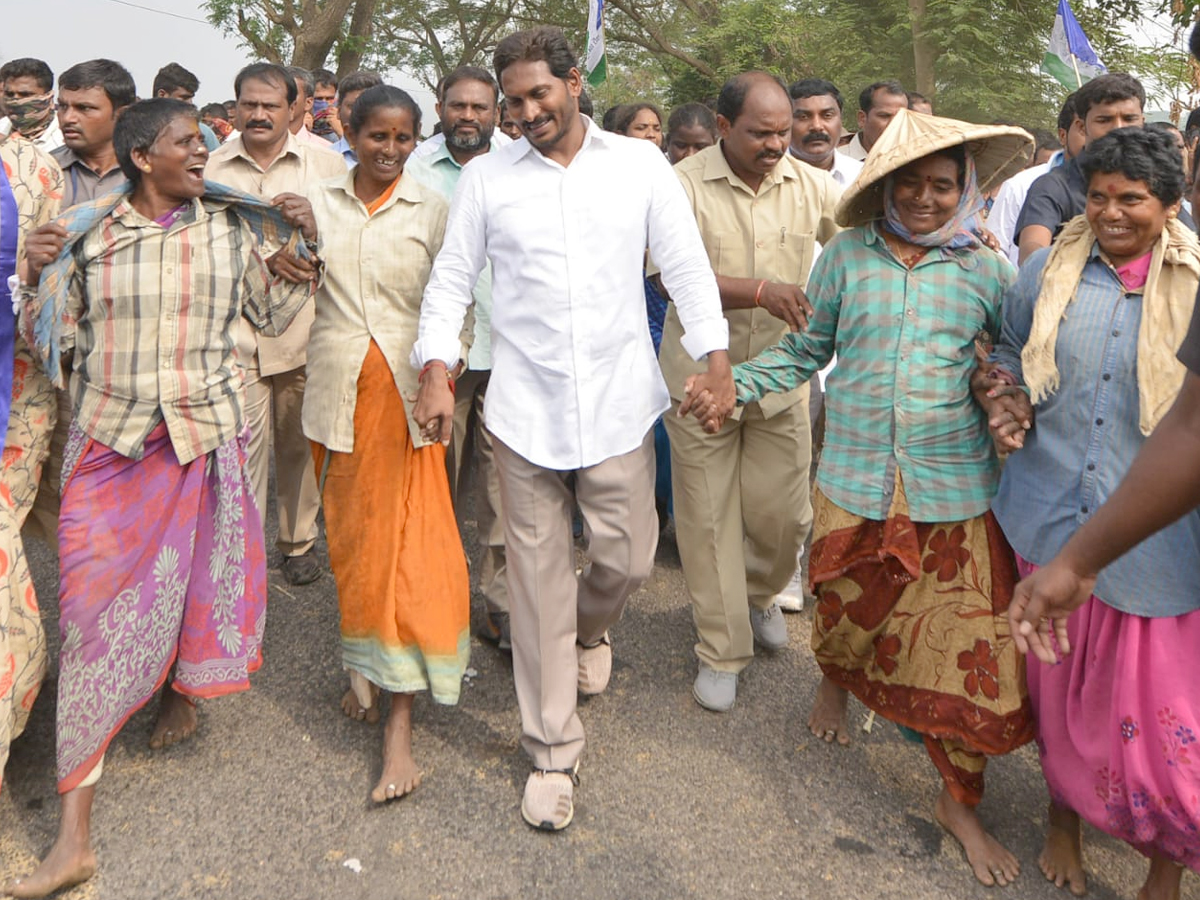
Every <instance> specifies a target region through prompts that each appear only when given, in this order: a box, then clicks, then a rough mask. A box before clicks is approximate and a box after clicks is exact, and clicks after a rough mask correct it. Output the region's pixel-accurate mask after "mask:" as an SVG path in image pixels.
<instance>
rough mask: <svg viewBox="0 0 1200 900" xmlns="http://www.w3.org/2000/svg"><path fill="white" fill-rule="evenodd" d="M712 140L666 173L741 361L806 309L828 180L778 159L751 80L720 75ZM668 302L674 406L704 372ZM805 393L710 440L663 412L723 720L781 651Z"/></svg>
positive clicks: (782, 117)
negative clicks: (758, 657)
mask: <svg viewBox="0 0 1200 900" xmlns="http://www.w3.org/2000/svg"><path fill="white" fill-rule="evenodd" d="M717 128H718V130H719V132H720V135H721V140H720V141H719V142H718V143H717V144H716V145H715V146H713V147H709V148H708V149H706V150H701V151H700V152H699V153H697V154H695V155H693V156H690V157H688V158H687V159H685V160H683V161H681V162H679V163H678V164H677V165H676V166H675V172H676V174H678V176H679V179H680V181H682V182H683V187H684V191H685V193H686V194H687V196H688V199H689V200H690V201H691V204H692V211H693V213H694V214H695V216H696V222H697V224H698V225H699V226H700V235H701V237H702V238H703V240H704V248H705V250H706V251H707V253H708V259H709V262H710V263H711V264H712V267H713V271H714V272H715V273H716V276H717V287H718V289H719V291H720V295H721V305H722V307H723V308H724V312H725V318H726V319H727V320H728V322H729V356H730V360H731V361H732V362H734V363H739V362H743V361H745V360H749V359H752V358H753V357H754V356H755V355H756V354H758V353H760V352H762V351H763V350H765V349H766V348H767V347H770V346H772V345H773V344H775V343H776V342H778V341H779V340H780V339H781V338H783V336H784V335H785V334H787V332H788V331H801V330H803V329H804V327H805V326H806V325H807V322H808V316H809V315H811V313H812V307H811V306H810V305H809V302H808V298H807V297H806V296H805V294H804V285H805V283H806V282H807V281H808V272H809V269H810V268H811V267H812V261H813V256H814V251H815V242H817V241H819V242H821V243H822V244H824V243H826V242H828V241H829V240H830V239H831V238H832V237H833V236H834V235H835V234H836V233H837V231H838V228H837V226H836V225H835V224H834V220H833V215H834V205H835V204H836V202H837V199H838V196H839V194H840V193H841V192H840V190H839V189H838V186H837V184H836V183H835V182H834V181H833V179H832V178H830V177H828V176H827V175H826V174H824V173H822V172H818V171H816V170H815V169H814V168H813V167H811V166H807V165H803V164H801V163H800V162H798V161H797V160H795V159H794V158H792V157H791V156H790V155H789V154H788V146H789V143H790V141H791V140H792V101H791V97H790V96H789V95H788V89H787V88H786V87H784V85H783V82H781V81H779V80H778V79H777V78H775V77H774V76H771V75H768V74H766V73H764V72H747V73H745V74H743V75H739V76H737V77H736V78H733V79H730V80H729V81H728V82H726V83H725V86H724V87H723V88H722V89H721V94H720V96H719V97H718V99H717ZM682 336H683V329H682V327H681V324H680V319H679V314H678V312H677V310H676V308H675V305H674V304H673V303H672V304H671V306H670V307H669V308H668V311H667V319H666V322H665V324H664V325H663V342H662V349H661V350H660V351H659V364H660V365H661V366H662V373H663V378H664V380H665V381H666V383H667V388H668V389H669V390H670V392H671V397H672V398H673V399H675V400H683V399H684V398H685V388H686V382H687V379H688V377H689V376H691V375H695V374H698V373H700V372H702V371H703V366H702V365H701V364H697V363H696V362H695V361H693V360H692V358H691V357H690V356H689V355H688V354H687V353H686V352H685V351H684V347H683V343H682ZM808 396H809V388H808V385H807V384H805V385H801V386H800V387H798V388H796V389H795V390H792V391H789V392H787V393H785V394H770V395H768V396H766V397H764V398H763V399H762V400H761V401H760V402H758V403H752V404H750V405H749V406H747V407H746V408H745V409H744V410H738V411H737V412H736V413H735V414H734V415H733V416H730V417H729V418H728V419H727V420H726V421H725V422H724V423H723V424H722V425H721V426H720V428H719V429H718V430H717V431H716V433H710V432H709V431H708V430H707V429H704V428H702V427H701V425H700V423H699V422H698V421H697V420H695V419H693V418H681V417H680V416H665V417H664V419H663V421H664V422H665V423H666V426H667V433H668V434H669V435H670V438H671V487H672V493H673V495H674V500H675V535H676V542H677V543H678V545H679V556H680V560H681V561H682V563H683V575H684V579H685V580H686V582H687V588H688V594H689V595H690V596H691V600H692V618H693V620H694V622H695V626H696V636H697V641H696V646H695V652H696V656H697V657H698V658H699V673H698V674H697V677H696V681H695V683H694V685H693V688H692V695H693V696H694V698H695V700H696V702H697V703H699V704H700V705H701V706H702V707H704V708H705V709H709V710H712V711H714V712H725V711H726V710H728V709H729V708H730V707H732V706H733V703H734V700H735V699H736V697H737V682H738V673H739V672H740V671H741V670H742V669H744V668H745V667H746V666H747V665H749V664H750V662H751V660H753V659H754V644H755V642H756V641H757V642H758V643H759V644H761V645H762V646H763V647H764V648H765V649H766V650H769V651H777V650H781V649H783V648H784V647H786V646H787V643H788V634H787V626H786V625H785V624H784V622H783V617H782V614H781V613H780V608H779V604H778V601H777V600H776V599H775V595H776V594H778V593H779V592H780V591H782V590H783V589H784V587H786V586H787V584H788V582H789V580H790V579H791V578H792V575H793V574H794V573H795V571H796V567H797V556H798V554H799V551H800V547H801V545H802V544H803V542H804V539H805V536H806V535H807V534H808V532H809V529H810V528H811V525H812V505H811V502H810V500H809V484H808V468H809V463H810V460H811V451H812V443H811V433H810V430H809V429H810V426H809V418H808Z"/></svg>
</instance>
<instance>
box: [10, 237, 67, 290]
mask: <svg viewBox="0 0 1200 900" xmlns="http://www.w3.org/2000/svg"><path fill="white" fill-rule="evenodd" d="M66 242H67V229H65V228H63V227H62V226H61V225H60V224H58V222H47V223H46V224H45V225H43V226H41V227H40V228H35V229H34V230H33V231H31V232H29V234H28V235H27V236H26V238H25V265H24V266H23V268H22V271H21V273H20V274H21V283H22V284H28V285H36V284H37V283H38V279H40V278H41V277H42V269H44V268H46V266H48V265H50V263H52V262H54V260H56V259H58V255H59V254H60V253H62V249H63V247H64V246H65V245H66Z"/></svg>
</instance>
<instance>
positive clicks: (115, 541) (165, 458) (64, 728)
mask: <svg viewBox="0 0 1200 900" xmlns="http://www.w3.org/2000/svg"><path fill="white" fill-rule="evenodd" d="M64 457H65V458H64V461H63V492H62V513H61V517H60V519H59V529H58V536H59V545H60V554H61V569H62V576H61V578H62V581H61V589H60V591H59V606H60V610H61V618H60V629H61V632H62V641H63V643H62V655H61V661H60V669H61V673H60V676H59V680H58V718H57V740H58V779H59V781H58V789H59V792H60V793H66V792H67V791H69V790H71V789H72V788H74V787H76V786H78V785H79V783H80V782H81V781H83V780H84V779H85V778H86V777H87V776H88V775H89V774H90V773H91V771H92V770H93V769H94V768H95V766H96V764H97V763H98V762H100V760H101V759H102V758H103V756H104V752H105V750H106V749H107V748H108V744H109V742H110V741H111V740H112V739H113V737H114V736H115V735H116V733H117V732H118V731H120V729H121V727H122V726H123V725H124V724H125V722H126V721H128V719H129V717H130V716H132V715H133V714H134V713H135V712H137V711H138V710H139V709H141V707H143V706H144V705H145V704H146V702H147V701H148V700H149V699H150V698H151V697H152V696H153V695H154V693H155V691H157V690H158V688H159V687H161V686H162V684H163V682H164V681H165V680H166V678H167V675H168V673H169V672H170V670H171V667H172V666H174V667H175V677H174V680H173V682H172V684H173V687H174V689H175V690H177V691H179V692H180V693H182V694H185V695H188V696H192V697H217V696H220V695H222V694H229V693H233V692H235V691H241V690H245V689H247V688H248V687H249V686H250V685H249V674H250V673H251V672H253V671H255V670H257V669H258V667H259V666H260V665H261V664H262V650H261V647H262V635H263V625H264V623H265V614H266V599H267V592H266V587H267V585H266V555H265V551H264V549H263V533H262V526H261V524H260V519H259V516H258V512H257V511H256V509H255V506H254V492H253V489H252V487H251V485H250V483H249V481H248V480H247V478H246V475H245V471H244V463H245V449H244V447H243V446H242V442H241V441H230V442H228V443H226V444H223V445H222V446H220V447H218V448H217V449H216V450H214V451H212V452H211V453H208V454H206V455H204V456H201V457H198V458H197V459H195V460H193V461H192V462H190V463H188V464H187V465H180V463H179V460H178V458H177V457H176V456H175V451H174V449H173V448H172V446H171V439H170V437H169V436H168V434H167V429H166V426H165V425H163V424H161V423H160V424H159V425H158V426H157V427H156V428H155V429H154V430H153V431H152V432H151V433H150V436H149V437H148V438H147V439H146V443H145V450H144V455H143V458H142V459H140V460H134V459H129V458H127V457H124V456H121V455H120V454H118V453H116V452H114V451H113V450H110V449H109V448H107V447H105V446H104V445H102V444H100V443H98V442H97V441H94V440H92V439H90V438H88V437H87V436H86V435H85V434H84V433H83V432H82V431H81V430H80V429H79V428H78V426H77V425H74V424H73V425H72V430H71V437H70V439H69V440H68V442H67V447H66V451H65V453H64Z"/></svg>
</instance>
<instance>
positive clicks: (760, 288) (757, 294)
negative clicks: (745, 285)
mask: <svg viewBox="0 0 1200 900" xmlns="http://www.w3.org/2000/svg"><path fill="white" fill-rule="evenodd" d="M766 286H767V279H765V278H764V279H763V280H762V281H760V282H759V283H758V290H756V291H755V292H754V305H755V306H758V301H759V300H760V299H762V291H763V288H765V287H766Z"/></svg>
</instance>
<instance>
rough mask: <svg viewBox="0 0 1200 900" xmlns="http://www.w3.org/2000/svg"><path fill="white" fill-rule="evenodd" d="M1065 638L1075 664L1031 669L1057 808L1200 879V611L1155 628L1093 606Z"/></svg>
mask: <svg viewBox="0 0 1200 900" xmlns="http://www.w3.org/2000/svg"><path fill="white" fill-rule="evenodd" d="M1017 568H1018V570H1019V571H1020V573H1021V577H1022V578H1024V577H1026V576H1028V575H1030V574H1031V573H1032V572H1034V571H1036V569H1037V567H1036V566H1034V565H1032V564H1030V563H1028V562H1026V561H1025V560H1024V559H1021V558H1020V557H1018V558H1017ZM1067 633H1068V636H1069V637H1070V640H1071V655H1070V656H1067V657H1066V658H1065V659H1063V661H1062V662H1061V663H1059V664H1058V665H1055V666H1048V665H1046V664H1045V663H1041V662H1038V661H1037V660H1036V659H1035V658H1033V657H1032V656H1031V657H1030V658H1029V665H1028V669H1027V677H1028V679H1029V697H1030V700H1031V701H1032V702H1033V708H1034V712H1035V714H1036V716H1037V724H1038V749H1039V751H1040V752H1041V758H1042V771H1043V773H1044V774H1045V777H1046V784H1047V786H1048V787H1049V788H1050V796H1051V798H1052V799H1053V800H1054V802H1055V803H1058V804H1060V805H1062V806H1066V807H1069V808H1071V809H1073V810H1075V812H1077V813H1079V815H1080V816H1082V817H1083V818H1084V819H1086V820H1087V821H1088V822H1090V823H1091V824H1092V825H1094V826H1096V827H1097V828H1099V829H1101V830H1102V831H1106V832H1107V833H1109V834H1111V835H1112V836H1113V837H1115V838H1119V839H1120V840H1122V841H1125V842H1126V843H1127V844H1129V845H1131V846H1132V847H1134V848H1135V849H1137V850H1138V851H1140V852H1141V853H1143V854H1145V855H1146V856H1164V857H1167V858H1168V859H1171V860H1174V861H1175V862H1177V863H1179V864H1181V865H1184V866H1187V867H1188V868H1189V869H1192V870H1194V871H1197V872H1200V740H1198V739H1200V677H1198V675H1200V672H1198V671H1197V666H1196V656H1197V653H1198V652H1200V610H1198V611H1196V612H1192V613H1188V614H1186V615H1182V616H1173V617H1165V618H1155V619H1150V618H1145V617H1142V616H1135V615H1130V614H1129V613H1123V612H1119V611H1118V610H1115V609H1113V608H1112V607H1111V606H1108V605H1107V604H1106V603H1104V601H1102V600H1100V599H1099V598H1097V597H1095V596H1093V597H1090V598H1089V599H1088V601H1087V602H1086V603H1085V604H1084V605H1083V606H1081V607H1080V608H1079V609H1078V610H1076V611H1075V612H1074V613H1072V614H1071V617H1070V619H1069V620H1068V622H1067Z"/></svg>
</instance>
